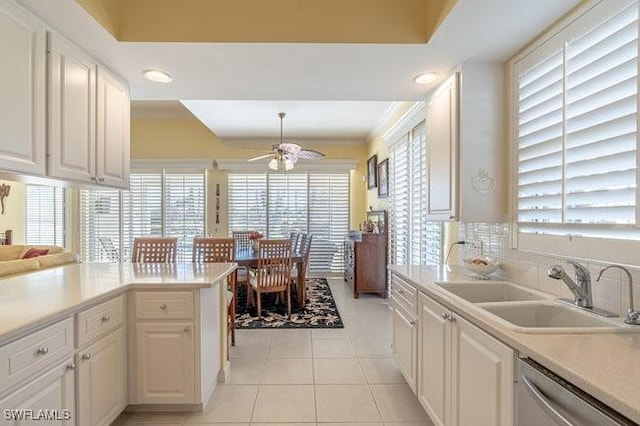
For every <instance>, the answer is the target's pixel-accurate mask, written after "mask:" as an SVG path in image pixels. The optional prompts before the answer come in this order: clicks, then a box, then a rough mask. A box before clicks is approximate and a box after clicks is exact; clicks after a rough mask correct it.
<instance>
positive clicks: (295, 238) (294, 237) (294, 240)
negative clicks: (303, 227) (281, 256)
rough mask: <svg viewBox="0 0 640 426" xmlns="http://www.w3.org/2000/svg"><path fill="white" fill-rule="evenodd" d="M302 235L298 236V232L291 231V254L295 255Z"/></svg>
mask: <svg viewBox="0 0 640 426" xmlns="http://www.w3.org/2000/svg"><path fill="white" fill-rule="evenodd" d="M301 235H302V234H300V232H298V231H291V234H290V235H289V239H290V240H291V252H292V253H297V252H298V246H299V244H300V237H301Z"/></svg>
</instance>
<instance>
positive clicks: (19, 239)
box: [0, 180, 26, 244]
mask: <svg viewBox="0 0 640 426" xmlns="http://www.w3.org/2000/svg"><path fill="white" fill-rule="evenodd" d="M2 184H7V185H10V186H11V189H10V190H9V196H8V197H7V198H5V199H4V214H2V215H0V232H4V231H5V230H7V229H11V230H13V243H14V244H24V238H25V223H26V201H25V185H24V183H21V182H12V181H7V180H1V181H0V185H2Z"/></svg>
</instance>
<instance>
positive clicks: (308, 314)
mask: <svg viewBox="0 0 640 426" xmlns="http://www.w3.org/2000/svg"><path fill="white" fill-rule="evenodd" d="M343 327H344V325H343V324H342V319H341V318H340V314H339V313H338V308H337V307H336V302H335V301H334V300H333V295H332V294H331V289H330V288H329V283H328V282H327V280H326V279H325V278H307V303H306V305H305V307H304V308H303V309H300V303H298V295H297V294H296V292H295V291H294V289H292V291H291V319H289V318H287V300H286V296H285V298H284V301H282V300H279V301H278V302H277V303H276V294H263V295H262V319H260V320H259V319H258V316H257V309H256V307H255V306H252V307H247V290H246V286H244V285H242V286H239V287H238V311H237V312H236V329H247V328H343Z"/></svg>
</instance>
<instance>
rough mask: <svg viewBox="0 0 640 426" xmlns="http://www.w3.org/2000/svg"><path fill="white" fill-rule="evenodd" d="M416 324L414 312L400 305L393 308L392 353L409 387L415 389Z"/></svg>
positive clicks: (416, 358) (416, 365) (416, 360)
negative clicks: (411, 312)
mask: <svg viewBox="0 0 640 426" xmlns="http://www.w3.org/2000/svg"><path fill="white" fill-rule="evenodd" d="M417 345H418V325H417V320H416V317H415V314H410V313H409V312H407V311H406V310H405V309H403V308H402V307H401V306H396V307H395V309H394V310H393V355H394V357H395V359H396V362H397V363H398V367H399V368H400V371H401V372H402V374H403V375H404V377H405V379H406V380H407V383H408V384H409V386H410V387H411V389H412V390H413V391H414V392H415V390H416V377H417V370H418V357H417V355H418V346H417Z"/></svg>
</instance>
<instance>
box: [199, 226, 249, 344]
mask: <svg viewBox="0 0 640 426" xmlns="http://www.w3.org/2000/svg"><path fill="white" fill-rule="evenodd" d="M235 252H236V243H235V240H234V239H233V238H209V237H195V238H194V239H193V252H192V254H191V261H192V262H193V263H216V262H219V263H223V262H233V258H234V256H235ZM227 291H228V293H227V294H230V297H229V299H228V300H227V333H229V334H230V335H231V346H235V345H236V304H237V301H236V300H237V294H238V293H237V291H236V274H229V275H228V276H227Z"/></svg>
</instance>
